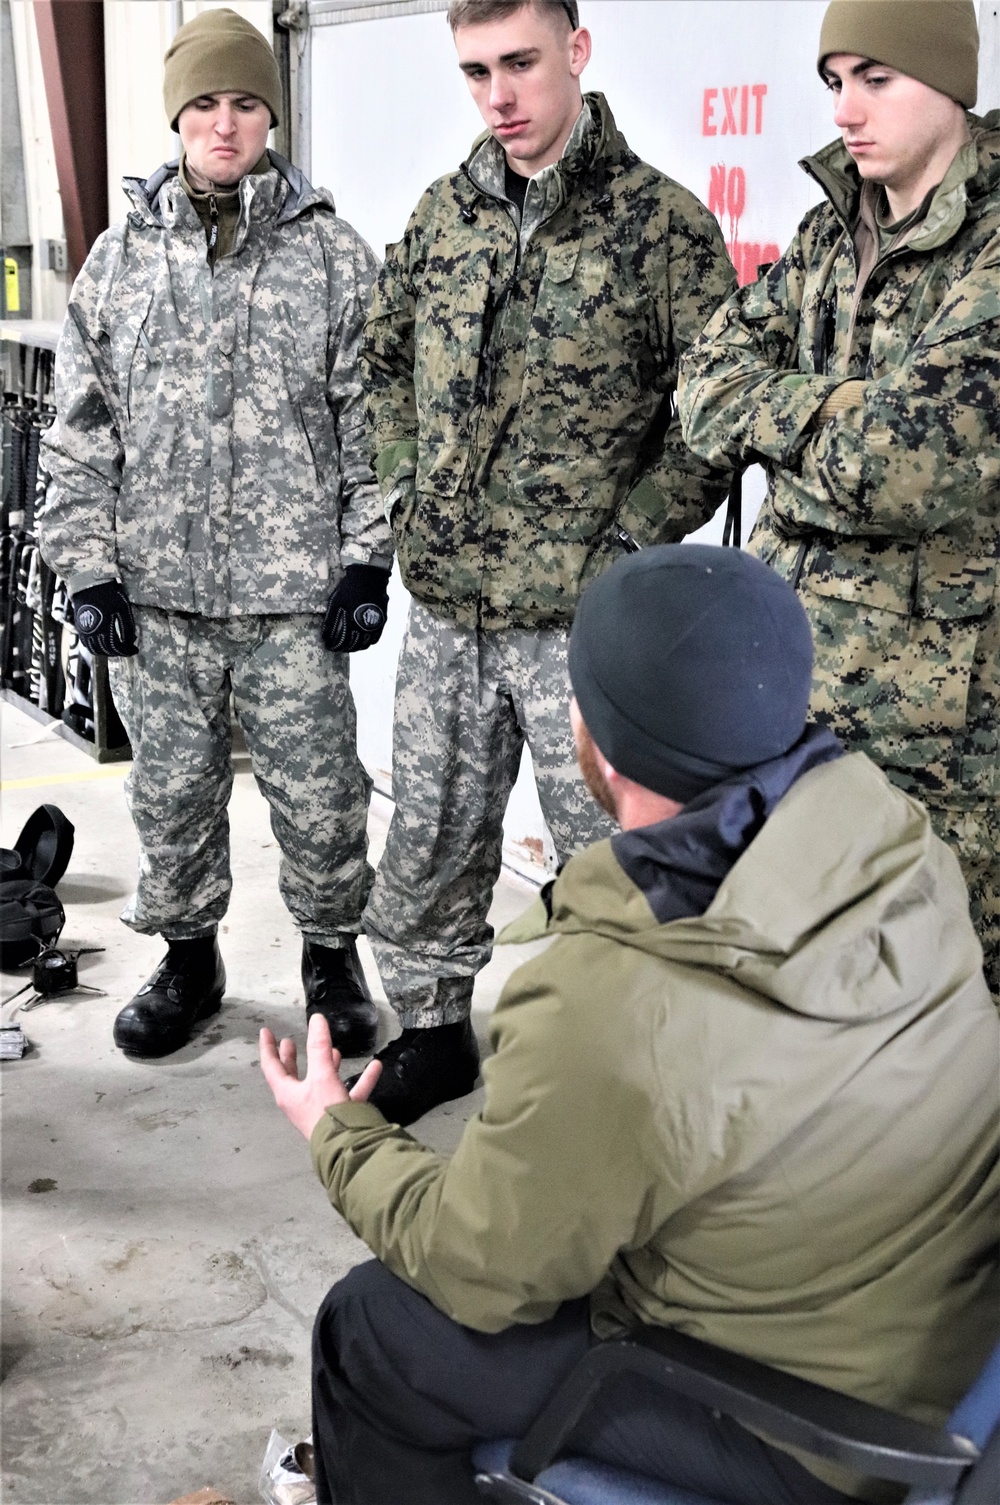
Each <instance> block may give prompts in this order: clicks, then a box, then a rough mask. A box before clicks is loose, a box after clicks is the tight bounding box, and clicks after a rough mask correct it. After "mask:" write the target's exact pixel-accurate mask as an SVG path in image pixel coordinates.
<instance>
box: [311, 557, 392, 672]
mask: <svg viewBox="0 0 1000 1505" xmlns="http://www.w3.org/2000/svg"><path fill="white" fill-rule="evenodd" d="M388 611H389V571H388V570H383V569H380V568H379V566H378V565H377V564H349V565H348V566H347V569H346V570H345V571H344V577H343V579H342V580H341V581H340V582H339V584H338V585H336V586H335V587H334V589H333V590H332V591H331V593H330V599H329V601H328V602H327V603H326V616H325V617H324V618H323V643H324V645H325V646H326V647H327V648H329V649H330V652H331V653H360V652H361V651H362V649H364V648H370V647H371V646H372V644H373V643H377V642H378V640H379V638H380V637H381V636H382V628H383V627H384V626H385V619H386V616H387V615H388Z"/></svg>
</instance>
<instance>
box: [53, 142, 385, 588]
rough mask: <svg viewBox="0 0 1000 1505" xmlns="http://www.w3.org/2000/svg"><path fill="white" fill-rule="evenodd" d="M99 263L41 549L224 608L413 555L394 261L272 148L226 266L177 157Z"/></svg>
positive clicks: (63, 343) (93, 575)
mask: <svg viewBox="0 0 1000 1505" xmlns="http://www.w3.org/2000/svg"><path fill="white" fill-rule="evenodd" d="M124 186H125V191H126V193H127V194H128V196H129V198H130V199H131V201H132V205H133V208H132V212H131V213H130V214H129V216H128V219H127V220H126V221H125V223H124V224H122V225H119V226H116V227H115V228H113V229H111V230H108V231H107V232H106V233H105V234H104V235H102V236H101V238H100V239H99V240H98V241H97V243H96V245H95V246H94V248H93V250H92V251H91V253H90V255H89V256H88V258H87V261H86V264H85V265H84V267H83V270H82V271H81V273H80V275H79V277H78V278H77V280H76V284H75V286H74V288H73V294H72V298H71V300H70V305H69V312H68V314H67V318H66V322H65V324H64V326H63V332H62V336H61V339H60V342H59V352H58V357H57V363H56V399H57V408H58V419H57V422H56V423H55V425H54V426H53V427H52V428H51V429H50V430H49V433H48V435H47V436H46V440H45V454H44V464H45V466H46V468H47V469H48V470H49V472H50V473H51V476H52V483H51V485H50V488H49V494H48V501H47V504H46V507H45V510H44V513H43V514H42V515H41V517H40V525H39V533H40V541H41V547H42V552H43V554H44V556H45V558H46V560H47V561H48V562H49V564H50V565H51V566H52V567H53V568H54V569H56V570H58V572H59V573H60V574H61V575H63V576H65V577H66V579H67V580H68V582H69V586H70V589H71V591H72V590H74V589H77V590H79V589H82V588H84V587H85V586H87V585H92V584H95V583H97V582H98V581H101V580H108V579H113V578H115V577H116V576H117V577H120V578H121V579H122V580H123V581H124V583H125V586H126V588H127V590H128V593H129V595H130V597H131V599H132V600H133V601H135V602H136V603H137V604H139V605H144V606H157V607H161V608H162V609H164V610H167V611H186V612H197V613H199V614H201V615H203V616H208V617H227V616H241V615H256V614H265V613H274V614H282V613H292V612H319V611H322V610H323V607H324V605H325V602H326V599H327V596H328V595H329V592H330V589H331V586H332V584H333V583H334V581H335V579H336V578H337V576H338V575H339V573H340V570H341V564H342V562H343V563H345V564H346V563H351V562H357V563H367V562H368V560H369V559H370V558H371V557H372V556H373V555H382V556H385V557H386V559H387V560H388V559H389V558H390V557H391V554H392V545H391V541H390V536H389V531H388V528H387V526H386V523H385V519H384V515H383V511H382V503H381V497H380V495H379V491H378V486H377V484H376V482H375V478H374V475H373V473H372V470H371V466H370V451H369V448H368V441H367V435H366V432H365V424H364V411H363V404H362V397H361V382H360V375H359V371H358V363H357V347H358V342H359V339H360V334H361V329H362V327H363V324H364V319H365V315H366V312H367V309H368V303H369V300H370V296H371V287H372V283H373V280H374V276H375V271H376V265H377V263H376V261H375V257H374V256H373V255H372V252H371V251H370V249H369V248H368V246H367V245H366V244H365V242H364V241H363V240H362V239H361V238H360V236H358V235H357V234H356V233H355V231H354V230H352V228H351V227H350V225H348V224H346V223H345V222H344V221H343V220H341V219H338V218H337V216H336V214H335V212H334V206H333V200H332V199H331V197H330V195H329V194H328V193H327V192H326V191H325V190H315V189H313V188H312V187H311V186H310V185H309V183H307V182H306V180H305V179H304V178H303V176H302V175H301V173H299V172H298V170H297V169H296V168H294V167H292V166H291V164H289V163H286V162H284V161H282V159H281V158H279V157H276V156H275V155H274V154H272V168H271V170H270V171H269V172H266V173H264V174H262V175H260V176H253V175H248V176H247V177H245V178H244V179H243V180H242V182H241V184H240V198H241V212H240V219H239V224H238V226H237V230H236V237H235V241H234V245H233V254H232V255H231V256H223V257H221V258H220V259H219V260H218V262H217V263H216V266H215V268H214V271H213V269H212V268H211V267H210V266H209V264H208V258H207V247H206V240H205V231H204V229H203V227H202V224H201V221H200V220H199V218H198V214H197V212H196V210H195V208H194V206H193V205H192V203H191V201H190V199H189V198H188V196H187V194H186V193H185V192H184V190H183V188H182V187H181V185H180V182H179V180H178V177H177V173H176V164H172V165H169V166H166V167H162V168H160V170H159V171H158V172H156V173H155V174H154V175H153V177H152V178H150V179H149V180H148V182H145V183H143V182H142V181H141V180H139V179H135V178H127V179H125V184H124Z"/></svg>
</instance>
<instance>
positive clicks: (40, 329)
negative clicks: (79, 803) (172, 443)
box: [0, 319, 132, 763]
mask: <svg viewBox="0 0 1000 1505" xmlns="http://www.w3.org/2000/svg"><path fill="white" fill-rule="evenodd" d="M58 337H59V325H58V324H55V323H47V322H43V321H41V320H30V319H24V320H12V319H8V320H4V321H2V322H0V342H2V347H0V348H2V350H3V376H4V390H3V408H2V424H3V488H2V493H0V699H3V700H5V701H7V702H8V703H9V704H11V705H15V706H17V707H18V709H19V710H21V711H24V712H25V713H26V714H27V715H28V716H31V717H32V718H33V719H34V720H35V721H39V722H41V723H43V724H45V725H52V726H53V727H54V728H55V729H56V730H57V731H58V732H59V735H60V736H62V737H64V738H65V739H66V741H68V742H71V743H72V744H73V745H74V746H75V747H79V748H80V749H81V750H82V751H84V752H87V753H89V754H90V756H91V757H93V758H96V759H97V761H98V762H99V763H112V762H120V761H123V760H126V759H128V758H130V757H131V756H132V753H131V749H130V747H129V745H128V738H127V736H126V734H125V729H124V727H123V726H122V724H121V720H120V718H119V716H118V712H117V711H116V709H115V704H114V701H113V699H112V697H111V690H110V686H109V683H108V668H107V661H106V660H105V659H102V658H98V657H96V656H94V655H92V654H90V653H88V652H87V651H86V649H84V648H83V646H82V645H81V644H80V643H79V641H78V640H77V636H76V633H75V631H74V630H73V616H72V607H71V605H70V602H69V597H68V595H67V592H66V587H65V584H64V583H63V582H62V581H61V580H59V579H58V578H57V577H56V575H55V574H54V572H53V571H52V570H50V569H49V568H48V566H47V565H46V564H45V562H44V560H43V559H42V557H41V554H40V552H39V549H38V540H37V536H36V532H35V516H36V513H37V511H38V509H39V508H40V506H41V504H42V503H43V501H44V499H45V491H46V486H47V479H46V476H45V473H44V470H43V469H41V468H40V466H39V450H40V445H41V438H42V434H43V433H44V431H45V429H46V428H48V426H49V425H50V424H51V423H52V421H53V419H54V417H55V405H54V394H53V368H54V364H55V347H56V342H57V340H58Z"/></svg>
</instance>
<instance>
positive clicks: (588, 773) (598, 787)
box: [576, 726, 618, 820]
mask: <svg viewBox="0 0 1000 1505" xmlns="http://www.w3.org/2000/svg"><path fill="white" fill-rule="evenodd" d="M576 757H577V762H578V763H579V765H580V772H581V773H582V774H583V782H584V783H585V784H586V786H587V788H588V789H589V790H590V792H591V794H592V795H593V796H594V799H595V800H596V801H597V803H598V804H599V805H600V807H601V809H602V810H605V811H607V813H608V815H610V816H611V819H612V820H617V819H618V811H617V810H616V809H615V797H614V795H613V794H612V793H611V786H610V785H609V784H608V781H607V779H606V778H605V777H604V774H603V773H602V772H601V770H600V768H599V767H598V763H597V746H596V744H595V742H594V739H593V737H592V736H591V735H590V733H589V732H588V730H587V728H586V727H585V726H581V727H580V729H579V731H578V732H577V736H576Z"/></svg>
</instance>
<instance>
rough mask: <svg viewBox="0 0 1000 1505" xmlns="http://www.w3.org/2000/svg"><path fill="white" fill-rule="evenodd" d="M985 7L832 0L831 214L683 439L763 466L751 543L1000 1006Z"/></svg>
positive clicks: (743, 297)
mask: <svg viewBox="0 0 1000 1505" xmlns="http://www.w3.org/2000/svg"><path fill="white" fill-rule="evenodd" d="M977 62H978V33H977V30H976V16H975V8H974V6H973V4H972V0H833V4H831V5H830V6H829V7H828V9H827V12H826V16H825V19H824V22H823V29H822V34H821V37H820V47H819V69H820V73H821V75H822V77H823V78H824V80H825V81H826V83H827V86H828V87H829V88H830V90H831V91H832V93H833V96H834V102H835V108H834V119H835V121H836V123H837V125H838V126H839V128H840V131H841V134H842V137H843V141H842V142H840V141H838V142H835V143H834V144H833V145H831V146H828V147H826V148H824V150H823V151H821V152H820V153H819V154H818V155H817V156H815V157H812V158H808V159H806V161H805V162H803V164H802V165H803V167H805V169H806V171H807V172H809V173H811V174H812V176H813V177H814V178H816V180H817V181H818V183H819V184H820V186H821V188H822V189H823V191H824V193H825V194H826V196H827V202H826V203H823V204H820V205H819V206H817V207H816V208H814V209H812V210H810V211H809V213H808V214H807V216H806V218H805V219H804V220H803V222H802V225H801V227H800V229H799V233H798V234H797V235H796V237H795V239H794V241H793V242H792V244H791V246H790V248H789V250H788V251H787V252H786V254H785V255H784V256H783V257H782V259H781V260H780V261H779V262H777V263H776V264H775V265H774V267H773V268H772V269H771V270H770V272H769V273H768V274H767V276H766V277H765V278H763V279H762V281H760V282H758V283H757V284H756V286H753V287H747V288H744V289H743V290H742V292H740V293H738V294H737V295H736V296H735V297H734V298H732V299H731V300H730V302H729V303H727V304H726V306H725V307H724V308H721V309H720V310H719V311H718V313H717V314H716V315H715V317H714V319H713V320H712V321H711V323H710V324H709V326H708V328H707V329H706V331H705V333H704V335H703V336H702V338H701V339H700V340H699V341H697V343H696V344H695V346H694V348H693V349H692V350H691V351H689V352H688V354H687V356H686V358H685V361H684V366H683V381H682V386H681V393H680V407H681V414H682V418H683V422H684V434H685V437H686V438H687V440H688V443H689V444H690V445H691V446H692V448H693V449H694V450H696V451H697V453H698V454H700V455H702V456H704V457H705V458H706V459H709V460H711V461H712V462H713V463H714V464H725V463H733V462H736V463H740V464H743V463H747V462H752V461H754V460H760V461H762V463H763V464H764V465H765V466H766V468H767V472H768V477H769V488H768V500H767V502H766V504H765V507H764V511H763V513H762V514H761V519H760V521H759V522H758V524H757V528H756V530H755V533H754V537H753V548H754V550H755V552H756V553H757V554H758V555H759V556H760V557H761V558H762V559H765V560H767V561H768V562H769V563H770V564H772V565H773V566H774V568H775V569H777V570H778V571H779V572H780V573H781V574H782V575H784V576H785V578H786V579H789V580H791V581H792V582H793V583H794V584H795V585H796V586H797V588H798V590H799V592H800V593H801V596H802V602H803V605H804V606H805V608H806V610H807V612H808V613H809V616H810V619H811V621H812V625H813V632H814V634H815V638H816V665H815V671H814V681H813V713H814V715H815V717H816V719H817V720H819V721H821V722H823V723H824V724H825V725H827V726H830V727H832V728H833V729H834V730H835V731H836V732H837V733H838V734H839V735H840V736H841V737H842V738H844V739H845V741H847V742H848V743H849V744H850V745H851V746H852V747H854V748H857V749H860V750H861V751H863V752H866V753H867V754H868V755H869V757H871V758H873V759H874V760H875V762H877V763H879V764H881V765H882V767H883V768H884V769H885V770H886V772H887V773H888V774H889V776H890V778H892V779H893V781H894V782H895V783H897V784H898V785H899V786H900V787H901V788H902V789H905V790H907V791H908V792H909V793H911V794H913V795H915V796H917V797H918V798H920V799H922V800H924V802H925V803H926V804H927V805H928V807H929V809H930V813H931V818H932V821H933V824H934V827H935V829H936V831H937V832H938V834H939V835H940V836H942V837H943V838H944V839H945V840H946V841H949V842H950V843H951V844H952V846H953V847H954V849H955V852H956V854H957V855H958V857H959V860H960V861H961V863H962V867H963V869H964V872H965V876H966V880H967V882H968V885H969V889H970V893H971V898H972V915H973V919H974V921H975V924H976V928H977V931H978V933H979V936H980V939H981V940H982V943H983V948H984V951H985V954H986V974H987V979H988V981H989V983H990V985H991V987H992V990H993V992H994V994H995V995H997V996H998V997H1000V804H998V802H1000V566H998V560H1000V526H998V523H1000V460H998V456H1000V401H998V397H997V394H998V392H1000V114H998V113H997V112H994V113H992V114H991V115H988V116H986V117H985V118H983V119H978V118H977V117H976V116H975V115H971V114H969V113H968V111H969V110H970V109H971V107H972V106H973V105H974V104H975V101H976V82H977Z"/></svg>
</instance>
